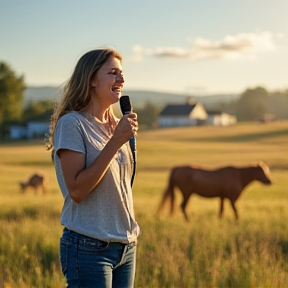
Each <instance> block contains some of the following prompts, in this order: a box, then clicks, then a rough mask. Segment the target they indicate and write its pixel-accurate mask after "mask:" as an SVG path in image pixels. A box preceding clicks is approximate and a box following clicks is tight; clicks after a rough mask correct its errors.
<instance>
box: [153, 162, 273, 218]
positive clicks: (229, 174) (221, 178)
mask: <svg viewBox="0 0 288 288" xmlns="http://www.w3.org/2000/svg"><path fill="white" fill-rule="evenodd" d="M254 180H257V181H260V182H261V183H263V184H266V185H269V184H271V183H272V182H271V179H270V176H269V167H268V166H267V165H266V164H265V163H263V162H260V163H258V164H257V165H256V166H252V165H250V166H246V167H233V166H228V167H222V168H219V169H217V170H207V169H204V168H200V167H193V166H180V167H174V168H173V169H172V170H171V173H170V177H169V183H168V187H167V189H166V190H165V192H164V195H163V199H162V201H161V203H160V206H159V209H158V212H160V211H161V209H162V207H163V205H164V203H165V202H166V200H168V199H170V202H171V203H170V204H171V207H170V213H171V214H172V213H173V208H174V198H175V196H174V188H175V187H177V188H179V190H180V191H181V192H182V194H183V202H182V204H181V208H182V211H183V213H184V216H185V218H186V220H187V221H188V220H189V219H188V216H187V214H186V211H185V208H186V205H187V202H188V200H189V197H190V196H191V195H192V194H193V193H195V194H198V195H200V196H203V197H210V198H211V197H219V198H220V200H221V201H220V213H219V217H221V216H222V214H223V211H224V199H225V198H228V199H229V201H230V203H231V206H232V208H233V210H234V213H235V217H236V219H238V213H237V209H236V207H235V202H236V200H237V199H238V198H239V196H240V194H241V192H242V191H243V189H244V188H245V187H246V186H247V185H248V184H250V183H251V182H252V181H254Z"/></svg>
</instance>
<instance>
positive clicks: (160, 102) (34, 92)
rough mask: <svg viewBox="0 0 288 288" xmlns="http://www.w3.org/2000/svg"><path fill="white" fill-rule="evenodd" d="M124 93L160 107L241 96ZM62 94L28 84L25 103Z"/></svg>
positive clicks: (55, 98)
mask: <svg viewBox="0 0 288 288" xmlns="http://www.w3.org/2000/svg"><path fill="white" fill-rule="evenodd" d="M122 95H129V96H130V98H131V101H132V102H133V105H134V107H142V106H143V105H145V103H147V102H149V103H152V104H154V105H157V106H159V107H162V106H165V105H166V104H167V103H184V102H186V101H187V100H188V98H192V99H194V100H195V101H198V102H201V103H202V104H203V105H204V106H205V107H207V108H213V105H215V104H216V103H219V102H222V103H223V102H230V101H232V100H236V99H237V98H239V95H238V94H221V95H208V96H197V95H196V96H188V95H185V94H176V93H167V92H157V91H146V90H128V89H127V90H126V89H125V90H123V92H122ZM60 96H61V87H55V86H43V87H37V86H28V87H27V88H26V90H25V92H24V105H25V104H26V103H27V102H28V101H31V100H32V101H41V100H52V101H56V102H57V101H58V100H59V98H60Z"/></svg>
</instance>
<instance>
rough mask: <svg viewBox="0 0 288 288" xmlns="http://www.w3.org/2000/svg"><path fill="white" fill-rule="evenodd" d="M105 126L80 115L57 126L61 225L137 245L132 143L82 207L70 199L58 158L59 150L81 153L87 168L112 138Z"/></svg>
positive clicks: (70, 115) (71, 115) (73, 114)
mask: <svg viewBox="0 0 288 288" xmlns="http://www.w3.org/2000/svg"><path fill="white" fill-rule="evenodd" d="M103 125H105V124H103V123H102V124H101V123H99V122H97V121H96V120H95V119H94V117H92V116H91V115H88V114H84V113H81V112H70V113H68V114H65V115H64V116H62V117H61V118H60V119H59V121H58V123H57V125H56V129H55V134H54V148H55V151H54V163H55V170H56V176H57V180H58V183H59V187H60V189H61V192H62V194H63V197H64V206H63V210H62V215H61V224H62V225H64V226H65V227H67V228H68V229H70V230H73V231H75V232H78V233H80V234H83V235H86V236H89V237H93V238H97V239H99V240H103V241H109V242H123V243H129V242H133V241H136V240H137V236H138V235H139V233H140V228H139V226H138V224H137V222H136V221H135V215H134V208H133V197H132V189H131V185H130V183H131V176H132V168H133V166H132V163H133V162H132V161H133V160H132V153H131V150H130V147H129V141H128V142H127V143H126V144H124V145H123V146H122V147H121V149H119V151H118V152H117V153H116V154H115V156H114V157H113V159H112V161H111V163H110V166H109V168H108V170H107V172H106V173H105V175H104V177H103V178H102V180H101V181H100V182H99V183H98V185H97V186H96V187H95V188H94V189H93V190H92V191H91V192H90V193H89V194H88V196H87V197H86V198H85V199H84V200H83V201H82V202H81V203H79V204H77V203H76V202H74V201H73V200H72V199H71V197H70V195H69V192H68V189H67V187H66V184H65V181H64V178H63V174H62V170H61V165H60V159H59V157H58V155H57V151H58V150H59V149H69V150H73V151H78V152H81V153H83V154H85V161H86V167H88V166H89V165H91V163H92V162H93V161H94V160H95V159H96V158H97V156H98V155H99V154H100V152H101V151H102V149H103V148H104V146H105V145H106V143H107V142H108V141H109V139H110V137H111V136H109V135H107V133H106V130H105V129H104V126H103Z"/></svg>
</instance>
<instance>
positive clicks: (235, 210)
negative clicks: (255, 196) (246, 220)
mask: <svg viewBox="0 0 288 288" xmlns="http://www.w3.org/2000/svg"><path fill="white" fill-rule="evenodd" d="M230 203H231V206H232V208H233V210H234V214H235V219H236V220H238V218H239V217H238V212H237V209H236V206H235V200H232V199H230Z"/></svg>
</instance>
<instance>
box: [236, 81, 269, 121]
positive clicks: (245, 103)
mask: <svg viewBox="0 0 288 288" xmlns="http://www.w3.org/2000/svg"><path fill="white" fill-rule="evenodd" d="M268 97H269V93H268V92H267V91H266V89H264V88H262V87H257V88H254V89H247V90H246V91H245V92H244V93H242V94H241V97H240V99H239V100H238V102H237V105H236V116H237V119H238V120H239V121H250V120H256V119H258V118H261V117H262V116H263V114H265V113H267V112H268V107H267V99H268Z"/></svg>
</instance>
